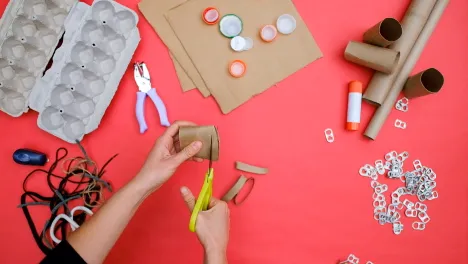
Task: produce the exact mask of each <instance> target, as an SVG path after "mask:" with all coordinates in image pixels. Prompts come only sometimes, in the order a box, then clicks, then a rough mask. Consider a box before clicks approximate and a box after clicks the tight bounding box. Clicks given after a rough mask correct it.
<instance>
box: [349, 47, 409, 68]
mask: <svg viewBox="0 0 468 264" xmlns="http://www.w3.org/2000/svg"><path fill="white" fill-rule="evenodd" d="M344 56H345V59H346V60H348V61H350V62H353V63H356V64H359V65H362V66H364V67H367V68H371V69H374V70H376V71H380V72H384V73H391V72H392V71H393V69H395V67H396V65H398V60H399V59H400V52H398V51H395V50H391V49H386V48H381V47H377V46H372V45H369V44H366V43H361V42H357V41H350V42H349V43H348V46H347V47H346V50H345V55H344Z"/></svg>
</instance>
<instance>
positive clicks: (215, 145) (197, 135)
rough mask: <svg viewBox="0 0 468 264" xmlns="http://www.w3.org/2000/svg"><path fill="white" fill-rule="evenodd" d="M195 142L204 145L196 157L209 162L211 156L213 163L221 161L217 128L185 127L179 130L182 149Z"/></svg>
mask: <svg viewBox="0 0 468 264" xmlns="http://www.w3.org/2000/svg"><path fill="white" fill-rule="evenodd" d="M195 141H201V142H202V144H203V146H202V149H201V150H200V152H198V153H197V155H195V157H196V158H202V159H207V160H209V159H210V156H211V159H212V160H213V161H217V160H218V159H219V136H218V130H217V129H216V127H215V126H184V127H181V128H180V129H179V142H180V148H181V149H184V148H185V147H187V146H188V145H190V144H192V143H193V142H195ZM210 148H211V150H210ZM210 153H211V155H210Z"/></svg>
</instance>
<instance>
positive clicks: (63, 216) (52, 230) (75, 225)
mask: <svg viewBox="0 0 468 264" xmlns="http://www.w3.org/2000/svg"><path fill="white" fill-rule="evenodd" d="M77 211H83V212H85V213H86V214H87V215H88V216H92V215H93V211H91V210H90V209H89V208H86V207H84V206H77V207H75V208H73V209H72V210H71V212H70V215H66V214H59V215H57V217H55V219H54V221H52V224H51V225H50V229H49V235H50V238H51V239H52V241H54V242H55V243H57V244H59V243H60V242H62V240H60V239H58V238H57V237H56V236H55V226H56V225H57V223H58V221H59V220H61V219H63V220H65V221H66V222H68V223H69V224H70V227H71V229H72V231H75V230H76V229H78V228H79V227H80V225H78V223H77V222H75V221H74V220H73V217H74V215H75V213H76V212H77Z"/></svg>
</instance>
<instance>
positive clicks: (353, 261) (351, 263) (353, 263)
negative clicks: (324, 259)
mask: <svg viewBox="0 0 468 264" xmlns="http://www.w3.org/2000/svg"><path fill="white" fill-rule="evenodd" d="M339 264H359V258H358V257H356V256H355V255H353V254H349V256H348V258H347V259H346V260H345V261H340V263H339ZM366 264H373V262H371V261H367V262H366Z"/></svg>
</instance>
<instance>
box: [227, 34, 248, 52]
mask: <svg viewBox="0 0 468 264" xmlns="http://www.w3.org/2000/svg"><path fill="white" fill-rule="evenodd" d="M246 44H247V43H246V41H245V39H244V38H243V37H241V36H237V37H233V38H232V39H231V48H232V49H233V50H234V51H238V52H239V51H244V50H245V46H246Z"/></svg>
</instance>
